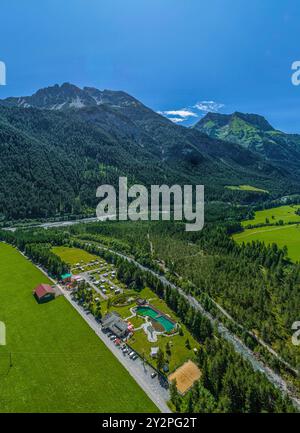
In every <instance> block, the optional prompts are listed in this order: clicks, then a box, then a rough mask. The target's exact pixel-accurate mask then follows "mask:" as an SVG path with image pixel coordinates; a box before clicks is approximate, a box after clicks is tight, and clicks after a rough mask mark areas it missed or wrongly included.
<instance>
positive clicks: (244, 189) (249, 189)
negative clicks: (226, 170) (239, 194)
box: [225, 185, 269, 194]
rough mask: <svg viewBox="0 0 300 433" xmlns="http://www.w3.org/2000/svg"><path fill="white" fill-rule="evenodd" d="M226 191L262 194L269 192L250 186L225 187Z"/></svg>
mask: <svg viewBox="0 0 300 433" xmlns="http://www.w3.org/2000/svg"><path fill="white" fill-rule="evenodd" d="M225 188H226V189H230V190H232V191H250V192H260V193H264V194H269V191H267V190H266V189H261V188H256V187H255V186H251V185H227V186H225Z"/></svg>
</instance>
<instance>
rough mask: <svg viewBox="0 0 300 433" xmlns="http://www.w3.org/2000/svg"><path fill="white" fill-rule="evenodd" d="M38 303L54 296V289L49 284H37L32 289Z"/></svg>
mask: <svg viewBox="0 0 300 433" xmlns="http://www.w3.org/2000/svg"><path fill="white" fill-rule="evenodd" d="M33 295H34V296H35V298H36V300H37V301H38V303H40V304H41V303H43V302H48V301H51V300H52V299H54V298H55V290H54V289H53V287H51V286H49V284H39V285H38V286H37V287H36V288H35V289H34V291H33Z"/></svg>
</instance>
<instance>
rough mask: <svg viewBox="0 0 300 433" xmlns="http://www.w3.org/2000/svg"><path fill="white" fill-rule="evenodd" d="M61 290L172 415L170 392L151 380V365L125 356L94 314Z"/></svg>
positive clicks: (160, 408) (145, 388) (156, 400)
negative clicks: (169, 405)
mask: <svg viewBox="0 0 300 433" xmlns="http://www.w3.org/2000/svg"><path fill="white" fill-rule="evenodd" d="M60 289H61V291H62V293H63V294H64V297H65V298H66V299H67V300H68V301H69V302H70V304H71V305H72V306H73V307H74V308H75V309H76V310H77V312H78V313H79V314H80V315H81V317H82V318H83V319H84V320H85V321H86V322H87V323H88V325H89V326H90V327H91V328H92V329H93V331H94V332H95V333H96V334H97V336H98V337H99V338H100V339H101V340H102V341H103V343H104V344H105V345H106V347H108V349H109V350H110V351H111V352H112V353H113V354H114V355H115V357H116V358H117V359H118V360H119V361H120V363H121V364H122V365H123V366H124V367H125V369H126V370H127V371H128V372H129V374H130V375H131V376H132V377H133V378H134V380H135V381H136V382H137V383H138V384H139V385H140V387H141V388H142V389H143V390H144V391H145V393H146V394H147V395H148V396H149V398H150V399H151V400H152V401H153V402H154V403H155V405H156V406H157V407H158V409H159V410H160V411H161V412H163V413H171V410H170V409H169V407H168V406H167V401H168V400H169V399H170V395H169V390H168V389H166V388H165V387H163V386H161V384H160V382H159V378H158V376H157V377H155V378H154V379H152V378H151V373H153V372H154V370H153V369H152V368H151V367H150V366H149V365H146V364H145V365H144V364H143V361H142V360H141V359H140V358H137V359H136V360H135V361H133V360H132V359H130V358H129V357H128V355H124V354H123V352H122V351H121V350H120V349H119V348H118V347H117V346H116V345H115V344H114V343H113V342H112V341H111V340H110V339H109V338H108V337H107V336H106V335H105V334H104V333H103V332H102V330H101V327H100V325H99V323H98V322H97V321H96V320H95V318H94V316H93V315H92V314H87V313H86V312H85V311H84V310H83V309H82V308H81V307H80V306H79V305H78V304H77V303H76V302H75V301H73V299H72V297H71V294H70V293H69V292H68V291H66V290H64V289H63V288H62V287H60Z"/></svg>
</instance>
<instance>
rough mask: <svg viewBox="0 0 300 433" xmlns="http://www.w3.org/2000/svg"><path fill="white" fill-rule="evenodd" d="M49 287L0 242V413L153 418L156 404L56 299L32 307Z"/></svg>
mask: <svg viewBox="0 0 300 433" xmlns="http://www.w3.org/2000/svg"><path fill="white" fill-rule="evenodd" d="M42 282H44V283H47V282H49V281H48V279H47V277H46V276H44V275H43V274H42V273H41V272H40V271H39V270H38V269H37V268H36V267H35V266H34V265H33V264H32V263H31V262H30V261H28V260H27V259H25V258H24V257H23V256H22V255H21V254H20V253H19V252H18V251H17V250H16V249H14V248H12V247H11V246H8V245H6V244H3V243H1V244H0V321H2V322H4V323H5V325H6V332H7V335H6V340H7V341H6V342H7V345H6V346H0V412H120V411H122V412H152V411H153V412H156V411H157V408H156V406H155V405H154V404H153V403H152V402H151V401H150V400H149V398H148V397H147V396H146V394H145V393H144V392H143V390H142V389H141V388H140V387H139V386H138V385H137V384H136V382H135V381H134V380H133V378H132V377H131V376H130V375H129V374H128V373H127V371H126V370H125V369H124V368H123V367H122V365H121V364H120V363H119V362H118V361H117V360H116V358H115V357H114V356H113V355H112V354H111V352H110V351H109V350H108V349H107V348H106V346H105V345H104V344H103V343H102V342H101V341H100V340H99V338H98V337H97V336H96V335H95V334H94V332H93V331H92V330H91V329H90V328H89V326H88V325H87V324H86V322H85V321H84V320H83V319H82V318H81V317H80V315H79V314H78V313H77V312H76V311H75V310H74V309H73V307H72V306H71V305H70V304H69V303H68V302H67V301H66V300H65V299H64V297H62V296H60V297H58V298H56V299H55V300H54V301H51V302H49V303H47V304H38V303H37V302H36V300H35V298H34V297H33V295H32V290H33V289H34V287H35V286H36V285H37V284H39V283H42Z"/></svg>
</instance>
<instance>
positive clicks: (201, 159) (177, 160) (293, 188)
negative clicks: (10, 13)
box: [0, 83, 298, 219]
mask: <svg viewBox="0 0 300 433" xmlns="http://www.w3.org/2000/svg"><path fill="white" fill-rule="evenodd" d="M119 176H127V177H128V178H129V183H136V182H138V183H143V184H145V185H150V184H161V183H167V184H170V185H172V184H175V183H178V184H191V183H192V184H195V183H198V184H200V183H201V184H204V185H205V188H206V198H207V199H208V200H209V199H214V200H215V199H222V198H223V199H224V200H226V193H227V194H228V192H226V190H224V186H225V185H227V184H238V183H250V184H254V185H255V186H258V187H263V188H265V189H268V190H270V191H271V192H272V194H273V195H274V196H278V195H280V194H282V195H283V194H287V193H290V192H297V188H298V184H297V182H295V181H294V179H291V177H290V176H289V175H288V174H287V173H286V171H285V170H284V169H282V168H278V167H274V166H273V165H272V164H270V163H269V162H267V161H266V160H265V159H264V158H263V157H262V156H261V155H258V154H257V153H254V152H252V151H251V150H248V149H245V148H244V147H243V146H241V145H239V144H236V143H228V142H226V141H221V140H218V139H215V138H210V137H209V136H208V135H206V134H203V133H202V132H199V131H197V130H196V129H190V128H185V127H182V126H178V125H175V124H173V123H172V122H171V121H169V120H168V119H166V118H164V117H163V116H161V115H159V114H157V113H155V112H154V111H152V110H151V109H150V108H148V107H146V106H144V105H143V104H142V103H141V102H139V101H137V100H136V99H135V98H133V97H132V96H130V95H128V94H126V93H125V92H116V91H108V90H104V91H100V90H97V89H92V88H84V89H79V88H78V87H76V86H73V85H71V84H68V83H65V84H63V85H62V86H57V85H56V86H53V87H50V88H47V89H41V90H39V91H38V92H37V93H36V94H34V95H33V96H29V97H22V98H8V99H6V100H3V101H0V180H1V183H0V215H1V216H2V218H3V217H4V218H13V219H17V218H36V217H49V216H53V215H57V214H63V213H79V212H81V211H82V210H84V209H86V208H90V209H94V208H95V207H96V203H97V201H96V197H95V193H96V189H97V187H98V186H99V185H100V184H102V183H110V184H114V185H116V184H117V180H118V178H119Z"/></svg>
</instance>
